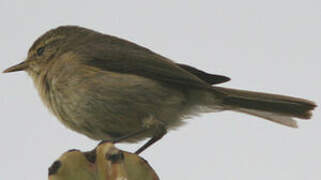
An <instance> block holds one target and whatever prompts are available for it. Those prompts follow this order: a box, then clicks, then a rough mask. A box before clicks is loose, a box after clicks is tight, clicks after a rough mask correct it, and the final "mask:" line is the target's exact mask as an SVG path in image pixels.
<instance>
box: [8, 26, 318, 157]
mask: <svg viewBox="0 0 321 180" xmlns="http://www.w3.org/2000/svg"><path fill="white" fill-rule="evenodd" d="M15 71H26V72H27V73H28V75H29V76H30V77H31V78H32V80H33V82H34V84H35V87H36V89H37V90H38V92H39V95H40V97H41V99H42V101H43V102H44V104H45V105H46V106H47V107H48V109H49V110H50V111H51V112H52V113H53V114H54V115H55V116H56V117H57V118H58V119H59V120H60V122H62V123H63V124H64V125H65V126H66V127H68V128H70V129H71V130H73V131H76V132H79V133H81V134H84V135H86V136H87V137H89V138H91V139H94V140H103V141H112V142H119V141H122V142H131V143H134V142H138V141H141V140H144V139H146V138H149V140H148V141H147V142H146V143H145V144H144V145H143V146H142V147H140V148H139V149H138V150H137V151H136V153H137V154H139V153H141V152H143V151H144V150H145V149H147V148H148V147H149V146H151V145H152V144H154V143H155V142H157V141H158V140H160V139H161V138H162V137H163V136H164V135H165V134H167V132H168V131H169V130H173V129H176V128H177V127H179V126H182V125H183V124H185V121H184V120H185V119H187V118H191V117H194V116H197V115H199V114H202V113H208V112H219V111H235V112H240V113H245V114H249V115H253V116H257V117H259V118H263V119H266V120H269V121H272V122H275V123H278V124H281V125H285V126H288V127H293V128H296V127H297V123H296V120H295V119H294V118H298V119H310V118H311V115H312V110H313V109H314V108H315V107H316V104H315V103H314V102H313V101H310V100H306V99H302V98H296V97H290V96H284V95H277V94H269V93H262V92H254V91H247V90H239V89H232V88H225V87H220V86H218V85H217V84H221V83H224V82H227V81H229V80H230V78H229V77H227V76H223V75H216V74H210V73H207V72H204V71H202V70H199V69H197V68H195V67H192V66H189V65H186V64H180V63H176V62H175V61H173V60H171V59H169V58H167V57H164V56H162V55H160V54H157V53H155V52H153V51H152V50H150V49H148V48H145V47H143V46H140V45H138V44H136V43H133V42H130V41H128V40H125V39H122V38H119V37H116V36H112V35H107V34H104V33H101V32H98V31H94V30H91V29H88V28H84V27H80V26H74V25H65V26H59V27H56V28H54V29H51V30H49V31H47V32H46V33H44V34H43V35H41V36H40V37H39V38H38V39H37V40H36V41H35V42H34V43H33V45H32V46H31V47H30V49H29V51H28V56H27V58H26V59H25V60H24V61H23V62H22V63H20V64H17V65H14V66H12V67H9V68H8V69H6V70H5V71H4V73H8V72H15Z"/></svg>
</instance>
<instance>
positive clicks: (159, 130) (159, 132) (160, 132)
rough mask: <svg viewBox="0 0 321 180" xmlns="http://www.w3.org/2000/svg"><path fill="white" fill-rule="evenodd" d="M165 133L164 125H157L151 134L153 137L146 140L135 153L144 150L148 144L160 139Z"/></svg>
mask: <svg viewBox="0 0 321 180" xmlns="http://www.w3.org/2000/svg"><path fill="white" fill-rule="evenodd" d="M166 133H167V130H166V128H165V127H164V126H158V127H157V129H156V133H155V134H154V135H153V137H152V138H151V139H150V140H149V141H147V142H146V143H145V144H144V145H143V146H142V147H140V148H139V149H138V150H137V151H136V152H135V154H140V153H141V152H143V151H144V150H146V149H147V148H148V147H149V146H151V145H152V144H154V143H155V142H157V141H158V140H160V139H161V138H162V137H163V136H164V135H165V134H166Z"/></svg>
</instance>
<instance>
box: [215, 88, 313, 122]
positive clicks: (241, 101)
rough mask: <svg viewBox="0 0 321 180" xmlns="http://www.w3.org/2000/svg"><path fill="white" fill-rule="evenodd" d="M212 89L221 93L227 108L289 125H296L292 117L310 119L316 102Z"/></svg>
mask: <svg viewBox="0 0 321 180" xmlns="http://www.w3.org/2000/svg"><path fill="white" fill-rule="evenodd" d="M213 88H214V91H216V92H219V93H221V94H223V99H222V103H223V106H224V107H226V108H227V109H228V110H233V111H238V112H242V113H246V114H250V115H254V116H258V117H261V118H264V119H267V120H270V121H273V122H276V123H279V124H283V125H286V126H289V127H294V128H296V127H297V124H296V121H295V120H294V119H293V118H299V119H310V118H311V116H312V112H311V111H312V110H313V109H314V108H315V107H316V104H315V103H314V102H312V101H309V100H305V99H300V98H295V97H289V96H282V95H276V94H267V93H260V92H252V91H244V90H237V89H229V88H222V87H213Z"/></svg>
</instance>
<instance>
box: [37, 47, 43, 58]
mask: <svg viewBox="0 0 321 180" xmlns="http://www.w3.org/2000/svg"><path fill="white" fill-rule="evenodd" d="M43 52H45V47H40V48H38V49H37V54H38V56H41V55H42V54H43Z"/></svg>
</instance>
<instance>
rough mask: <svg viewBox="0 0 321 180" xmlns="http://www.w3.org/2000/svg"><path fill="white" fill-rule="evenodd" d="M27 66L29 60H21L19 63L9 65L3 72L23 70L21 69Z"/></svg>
mask: <svg viewBox="0 0 321 180" xmlns="http://www.w3.org/2000/svg"><path fill="white" fill-rule="evenodd" d="M28 67H29V62H28V61H23V62H22V63H20V64H17V65H14V66H11V67H9V68H8V69H6V70H4V71H3V73H8V72H15V71H23V70H25V69H27V68H28Z"/></svg>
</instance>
